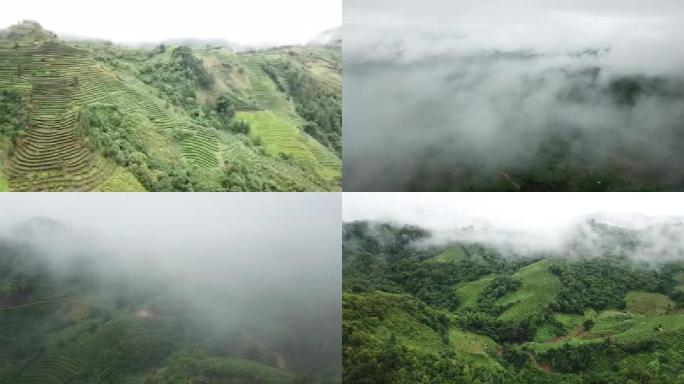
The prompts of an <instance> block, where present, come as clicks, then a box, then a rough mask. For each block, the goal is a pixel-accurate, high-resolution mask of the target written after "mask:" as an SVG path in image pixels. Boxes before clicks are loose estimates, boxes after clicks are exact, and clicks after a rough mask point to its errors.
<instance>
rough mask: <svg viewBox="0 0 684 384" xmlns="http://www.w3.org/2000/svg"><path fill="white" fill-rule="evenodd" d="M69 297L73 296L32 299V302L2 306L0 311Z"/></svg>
mask: <svg viewBox="0 0 684 384" xmlns="http://www.w3.org/2000/svg"><path fill="white" fill-rule="evenodd" d="M69 297H71V296H56V297H51V298H48V299H41V300H36V301H32V302H30V303H26V304H21V305H13V306H6V307H0V311H2V310H5V309H14V308H24V307H30V306H32V305H36V304H43V303H50V302H53V301H57V300H64V299H68V298H69Z"/></svg>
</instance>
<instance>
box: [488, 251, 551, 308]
mask: <svg viewBox="0 0 684 384" xmlns="http://www.w3.org/2000/svg"><path fill="white" fill-rule="evenodd" d="M551 263H552V261H551V260H541V261H538V262H536V263H533V264H530V265H528V266H526V267H524V268H522V269H521V270H520V271H518V272H517V273H515V274H514V275H513V276H514V277H516V278H518V279H520V281H521V283H522V284H521V285H520V288H518V290H517V291H515V292H512V293H509V294H507V295H506V296H504V297H502V298H501V299H499V300H498V301H497V304H502V305H510V304H513V306H512V307H511V308H509V309H507V310H506V311H505V312H504V313H502V314H501V315H500V316H499V318H501V319H503V320H516V321H518V320H522V319H524V318H525V317H526V316H527V315H529V314H530V313H533V312H537V311H539V310H541V309H542V308H543V307H544V306H546V305H547V304H549V303H551V302H552V301H553V300H554V299H555V298H556V295H557V293H558V288H559V287H560V281H559V280H558V278H557V277H556V276H555V275H553V274H552V273H551V272H549V270H548V268H549V265H551Z"/></svg>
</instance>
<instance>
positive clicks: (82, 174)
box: [0, 22, 341, 191]
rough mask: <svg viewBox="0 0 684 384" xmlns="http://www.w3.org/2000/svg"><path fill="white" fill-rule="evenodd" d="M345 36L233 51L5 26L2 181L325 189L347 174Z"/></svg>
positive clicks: (73, 186) (47, 185) (5, 184)
mask: <svg viewBox="0 0 684 384" xmlns="http://www.w3.org/2000/svg"><path fill="white" fill-rule="evenodd" d="M340 56H341V55H340V47H339V46H335V45H329V44H324V45H308V46H292V47H279V48H269V49H264V50H250V51H245V52H234V51H232V50H231V49H230V48H226V47H210V46H207V47H204V48H190V47H186V46H176V45H168V46H167V45H164V44H161V45H159V46H157V47H155V48H151V49H142V48H126V47H120V46H115V45H113V44H111V43H108V42H98V41H70V42H64V41H62V40H60V39H59V38H58V37H57V36H56V35H55V34H53V33H51V32H48V31H46V30H45V29H43V28H42V27H41V26H40V25H39V24H38V23H36V22H23V23H21V24H19V25H15V26H12V27H10V28H8V29H7V30H4V31H2V32H0V149H1V150H2V157H1V164H0V190H1V189H8V190H17V191H141V190H149V191H322V190H339V189H340V185H341V184H340V183H341V165H340V156H341V139H340V137H341V59H340Z"/></svg>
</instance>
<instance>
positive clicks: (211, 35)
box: [0, 0, 342, 46]
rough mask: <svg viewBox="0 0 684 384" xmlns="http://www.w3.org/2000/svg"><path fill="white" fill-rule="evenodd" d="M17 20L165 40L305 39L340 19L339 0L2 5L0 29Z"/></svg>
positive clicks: (96, 34)
mask: <svg viewBox="0 0 684 384" xmlns="http://www.w3.org/2000/svg"><path fill="white" fill-rule="evenodd" d="M22 20H32V21H36V22H38V23H40V24H41V25H42V26H43V28H45V29H47V30H49V31H52V32H54V33H56V34H57V35H58V36H60V37H64V38H69V39H73V38H76V37H77V38H83V39H102V40H109V41H112V42H114V43H118V44H133V45H135V44H143V43H159V42H163V41H169V40H183V39H198V40H225V41H228V42H232V43H236V44H240V45H255V46H260V45H292V44H306V43H308V42H310V41H311V40H313V39H314V38H315V37H316V35H317V34H319V33H321V32H324V31H326V30H329V29H333V28H337V27H339V26H340V25H341V24H342V9H341V0H318V1H317V0H295V1H289V2H279V1H274V0H256V1H244V0H243V1H239V2H237V1H233V2H227V3H216V2H212V1H210V0H198V1H194V2H192V3H191V4H188V3H183V2H181V1H178V0H172V1H168V2H164V3H153V2H135V1H132V0H123V1H120V2H118V3H116V6H115V7H105V6H103V5H101V4H97V3H96V2H92V1H90V2H89V1H85V0H66V1H60V2H50V1H46V0H27V1H22V2H14V3H12V4H10V5H7V6H6V7H5V9H4V10H3V12H2V14H0V29H4V28H7V27H9V26H11V25H13V24H16V23H18V22H21V21H22Z"/></svg>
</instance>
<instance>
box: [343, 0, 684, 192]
mask: <svg viewBox="0 0 684 384" xmlns="http://www.w3.org/2000/svg"><path fill="white" fill-rule="evenodd" d="M344 22H345V41H344V46H343V49H344V56H343V57H344V70H345V78H344V82H345V84H344V89H343V92H344V103H345V105H344V117H343V119H344V124H345V125H344V129H345V136H344V140H345V142H344V150H345V154H344V165H345V179H344V182H345V189H346V190H359V191H360V190H377V191H394V190H445V189H456V190H463V189H476V190H477V189H482V188H487V189H490V188H491V186H492V185H495V184H496V183H500V184H504V185H506V186H507V187H509V188H512V189H516V188H519V187H520V185H519V184H520V182H519V181H516V180H515V177H513V180H512V181H511V175H513V176H516V175H518V174H522V175H528V174H532V173H533V174H538V175H542V176H543V177H547V178H548V176H546V175H544V174H543V172H555V173H557V174H559V175H558V176H554V177H556V178H560V179H564V180H562V181H565V180H567V179H571V178H579V179H582V180H585V181H584V182H585V183H586V185H585V186H584V187H583V189H585V190H586V189H593V188H600V187H601V184H602V183H604V184H605V183H610V182H612V180H611V177H612V176H614V175H619V177H620V178H622V179H624V180H626V181H625V183H626V184H627V185H628V186H629V187H628V188H631V189H646V188H659V189H671V190H679V189H682V188H684V180H683V179H682V177H681V176H679V172H677V170H678V169H679V168H680V167H681V166H682V165H684V156H683V155H682V154H681V151H680V150H679V148H681V146H682V145H684V138H683V137H682V136H683V135H682V131H683V130H684V127H683V126H682V123H681V122H682V121H684V112H683V111H684V72H683V71H682V69H681V68H682V67H683V65H684V48H682V47H684V28H682V25H684V6H682V5H681V3H680V2H676V1H666V0H662V1H656V2H649V3H646V2H638V1H631V2H630V1H627V2H625V1H606V2H600V4H599V3H596V2H589V1H551V2H548V1H547V2H544V1H537V0H518V1H510V2H493V1H458V2H449V1H441V0H431V1H428V2H427V3H420V5H419V4H418V3H415V2H411V1H399V2H398V3H397V4H394V5H393V6H392V7H388V6H386V5H383V4H382V2H379V1H375V0H371V1H349V2H347V3H346V4H345V9H344ZM559 143H562V144H559ZM554 156H555V157H562V158H563V159H564V161H565V163H566V165H565V166H566V168H571V167H575V169H577V168H579V169H581V170H582V171H583V172H578V171H576V170H574V171H567V170H563V169H556V170H547V169H543V168H544V167H550V164H551V161H552V160H553V159H554ZM547 162H548V163H547ZM535 167H537V168H535ZM538 168H541V169H538ZM563 172H566V174H563ZM577 173H580V175H577ZM606 173H608V174H606ZM523 187H525V186H524V185H523Z"/></svg>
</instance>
